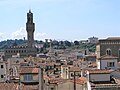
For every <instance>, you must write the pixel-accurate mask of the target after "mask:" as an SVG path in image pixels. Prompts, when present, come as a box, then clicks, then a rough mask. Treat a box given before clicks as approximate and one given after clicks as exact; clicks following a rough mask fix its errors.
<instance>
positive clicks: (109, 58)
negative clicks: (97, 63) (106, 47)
mask: <svg viewBox="0 0 120 90" xmlns="http://www.w3.org/2000/svg"><path fill="white" fill-rule="evenodd" d="M113 59H118V57H116V56H111V55H104V56H101V57H100V58H99V60H113Z"/></svg>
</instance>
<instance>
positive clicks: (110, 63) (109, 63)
mask: <svg viewBox="0 0 120 90" xmlns="http://www.w3.org/2000/svg"><path fill="white" fill-rule="evenodd" d="M107 66H108V67H114V66H115V62H108V63H107Z"/></svg>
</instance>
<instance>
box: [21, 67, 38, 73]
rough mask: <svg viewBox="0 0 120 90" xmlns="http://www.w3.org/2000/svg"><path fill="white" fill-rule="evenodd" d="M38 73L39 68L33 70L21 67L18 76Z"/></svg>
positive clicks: (32, 68)
mask: <svg viewBox="0 0 120 90" xmlns="http://www.w3.org/2000/svg"><path fill="white" fill-rule="evenodd" d="M38 72H39V68H35V67H22V68H20V74H25V73H34V74H35V73H36V74H37V73H38Z"/></svg>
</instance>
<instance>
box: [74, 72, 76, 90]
mask: <svg viewBox="0 0 120 90" xmlns="http://www.w3.org/2000/svg"><path fill="white" fill-rule="evenodd" d="M74 90H76V78H75V71H74Z"/></svg>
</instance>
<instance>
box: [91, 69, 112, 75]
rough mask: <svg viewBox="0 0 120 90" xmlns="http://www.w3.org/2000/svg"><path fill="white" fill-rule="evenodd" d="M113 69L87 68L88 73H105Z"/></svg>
mask: <svg viewBox="0 0 120 90" xmlns="http://www.w3.org/2000/svg"><path fill="white" fill-rule="evenodd" d="M112 71H113V70H105V69H95V70H89V74H107V73H110V72H112Z"/></svg>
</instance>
